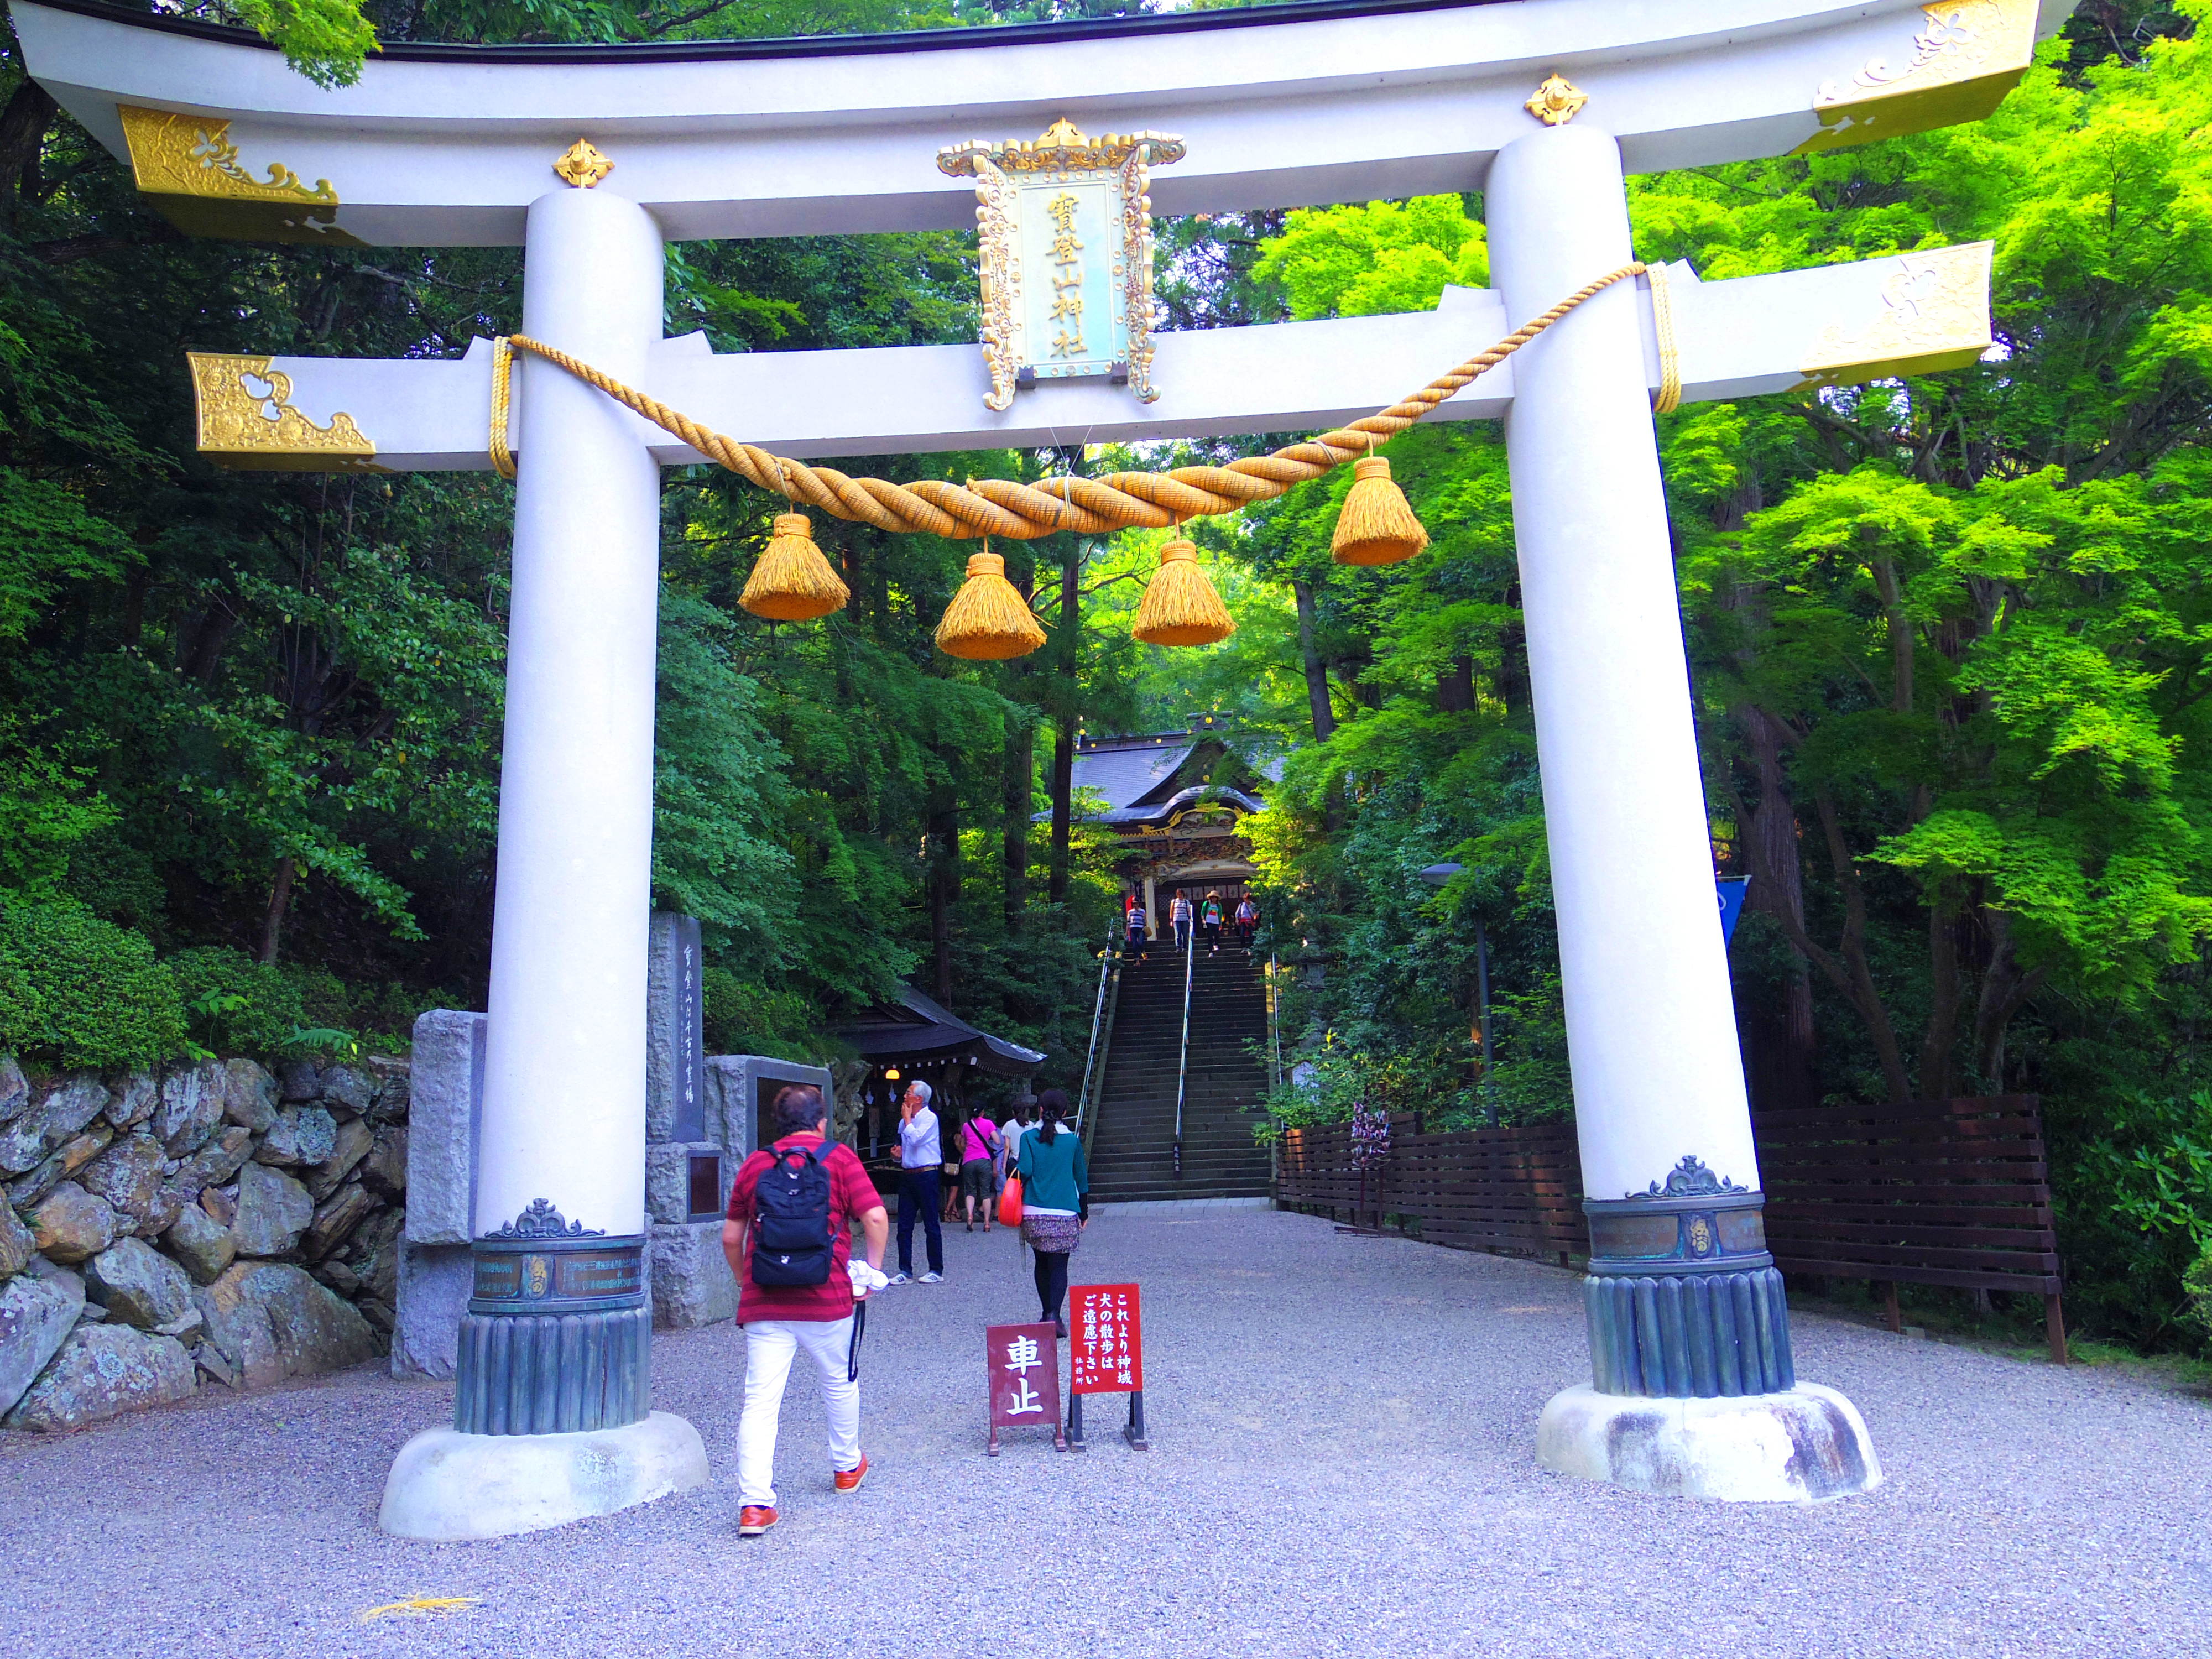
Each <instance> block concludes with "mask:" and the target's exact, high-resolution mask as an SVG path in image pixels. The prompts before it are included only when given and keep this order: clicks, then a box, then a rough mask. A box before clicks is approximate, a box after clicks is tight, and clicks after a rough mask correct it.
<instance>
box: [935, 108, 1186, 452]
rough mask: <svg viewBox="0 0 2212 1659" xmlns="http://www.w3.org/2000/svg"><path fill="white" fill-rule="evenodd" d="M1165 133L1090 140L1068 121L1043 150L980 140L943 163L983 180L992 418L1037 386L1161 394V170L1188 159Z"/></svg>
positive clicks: (979, 204) (1040, 143) (956, 149)
mask: <svg viewBox="0 0 2212 1659" xmlns="http://www.w3.org/2000/svg"><path fill="white" fill-rule="evenodd" d="M1182 155H1183V146H1182V139H1180V138H1171V137H1168V136H1167V135H1166V134H1165V133H1159V132H1136V133H1111V132H1109V133H1107V134H1105V135H1104V136H1103V137H1097V138H1091V137H1085V135H1084V134H1083V133H1081V132H1080V131H1077V129H1076V128H1075V126H1074V125H1073V123H1071V122H1069V121H1068V120H1067V119H1066V117H1062V118H1060V120H1057V121H1055V122H1054V123H1053V125H1051V127H1050V128H1049V129H1048V130H1047V131H1046V132H1045V134H1044V136H1043V137H1041V138H1039V139H1036V141H1035V142H1034V143H1031V142H1028V141H1015V142H1012V143H998V144H994V143H984V142H982V141H981V140H973V141H970V142H969V143H964V144H955V145H953V146H951V148H950V149H943V150H940V151H939V152H938V156H937V165H938V167H939V168H940V169H941V170H942V171H944V172H945V173H951V174H952V175H953V176H954V177H956V178H957V177H961V176H963V175H965V176H972V177H973V178H974V179H975V203H976V206H975V226H976V240H977V246H978V247H979V249H980V251H981V256H982V258H981V264H982V293H981V301H982V312H983V361H984V362H985V363H986V364H987V366H988V367H989V368H990V371H991V389H990V391H989V392H986V393H985V394H984V397H983V402H984V404H985V405H986V406H987V407H988V408H991V409H1005V408H1006V407H1008V406H1009V405H1011V404H1012V402H1013V400H1014V392H1015V391H1016V389H1017V388H1018V387H1020V386H1031V385H1034V384H1035V383H1036V381H1037V380H1041V379H1042V380H1052V379H1058V378H1061V377H1072V376H1077V375H1093V374H1098V375H1105V376H1108V377H1109V378H1110V379H1112V380H1116V381H1126V382H1127V384H1128V386H1129V388H1130V389H1131V390H1132V391H1133V392H1135V393H1136V394H1137V399H1138V401H1139V403H1147V404H1148V403H1151V402H1152V401H1153V399H1155V398H1158V396H1159V393H1158V392H1156V391H1154V390H1153V389H1152V197H1150V196H1149V195H1148V194H1146V191H1148V190H1149V189H1150V188H1151V177H1152V173H1151V170H1152V168H1153V167H1164V166H1165V165H1167V164H1168V163H1169V162H1170V161H1181V160H1182Z"/></svg>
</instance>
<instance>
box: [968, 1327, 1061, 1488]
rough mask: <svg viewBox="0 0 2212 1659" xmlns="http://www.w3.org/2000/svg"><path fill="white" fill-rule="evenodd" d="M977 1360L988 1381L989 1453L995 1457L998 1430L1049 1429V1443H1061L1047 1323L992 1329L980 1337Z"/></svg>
mask: <svg viewBox="0 0 2212 1659" xmlns="http://www.w3.org/2000/svg"><path fill="white" fill-rule="evenodd" d="M983 1359H984V1364H985V1365H986V1367H987V1369H988V1371H989V1375H990V1378H991V1437H990V1443H989V1445H988V1446H987V1450H988V1451H989V1452H990V1454H991V1455H992V1456H994V1457H996V1456H997V1455H999V1431H1000V1429H1050V1430H1051V1431H1053V1442H1054V1444H1055V1445H1058V1444H1063V1443H1065V1432H1066V1431H1065V1428H1064V1426H1063V1425H1062V1424H1061V1422H1060V1342H1059V1334H1058V1333H1057V1332H1056V1331H1054V1329H1053V1328H1052V1327H1051V1326H1050V1325H993V1326H991V1327H989V1328H987V1330H985V1332H984V1333H983Z"/></svg>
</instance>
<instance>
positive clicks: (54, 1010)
mask: <svg viewBox="0 0 2212 1659" xmlns="http://www.w3.org/2000/svg"><path fill="white" fill-rule="evenodd" d="M190 1046H191V1045H190V1042H189V1041H188V1038H187V1033H186V1029H185V1009H184V1002H183V1000H182V998H181V996H180V995H179V991H178V987H177V981H176V979H175V977H174V976H173V975H172V974H171V973H170V971H169V969H168V968H167V966H166V965H165V964H164V963H159V962H156V961H155V959H154V946H153V945H152V943H151V942H150V941H149V939H147V938H146V936H145V935H144V934H143V933H133V932H132V931H131V929H129V928H127V927H117V926H115V924H114V923H112V922H108V921H101V920H100V918H99V917H97V916H95V915H93V914H92V913H91V912H90V911H89V910H87V909H85V908H83V907H82V905H79V904H76V903H75V902H72V901H70V900H67V899H47V900H38V901H33V900H29V899H25V898H21V897H20V896H12V895H9V896H0V1049H13V1050H14V1051H15V1053H16V1054H19V1055H21V1057H22V1058H23V1059H25V1060H30V1061H32V1062H33V1063H34V1064H38V1065H46V1066H56V1067H59V1068H61V1069H63V1070H71V1071H74V1070H106V1069H108V1068H112V1067H118V1066H155V1065H158V1064H160V1063H161V1061H162V1060H169V1059H172V1058H173V1057H175V1056H177V1055H179V1054H184V1053H185V1052H186V1051H187V1049H188V1048H190Z"/></svg>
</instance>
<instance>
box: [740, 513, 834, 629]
mask: <svg viewBox="0 0 2212 1659" xmlns="http://www.w3.org/2000/svg"><path fill="white" fill-rule="evenodd" d="M852 597H853V591H852V589H850V588H848V587H847V586H845V584H844V582H843V580H842V579H840V577H839V576H838V574H837V573H836V571H834V570H832V569H831V568H829V560H827V559H825V558H823V556H822V550H821V549H820V548H818V547H817V546H815V544H814V526H812V525H811V524H810V523H809V522H808V521H807V517H806V515H805V513H778V514H776V519H775V533H774V534H773V535H771V536H770V537H769V538H768V547H767V549H766V550H764V551H763V553H762V554H761V556H760V559H759V561H758V562H757V563H756V564H755V565H754V566H753V574H751V575H750V577H748V578H747V579H746V581H745V591H744V592H743V593H742V594H740V595H738V604H739V605H743V606H744V608H745V609H746V610H748V611H751V612H752V613H753V615H755V616H756V617H770V618H772V619H773V620H775V621H776V622H811V621H813V620H814V618H815V617H826V616H828V615H829V613H830V612H831V611H842V610H843V609H844V608H845V601H846V600H848V599H851V598H852Z"/></svg>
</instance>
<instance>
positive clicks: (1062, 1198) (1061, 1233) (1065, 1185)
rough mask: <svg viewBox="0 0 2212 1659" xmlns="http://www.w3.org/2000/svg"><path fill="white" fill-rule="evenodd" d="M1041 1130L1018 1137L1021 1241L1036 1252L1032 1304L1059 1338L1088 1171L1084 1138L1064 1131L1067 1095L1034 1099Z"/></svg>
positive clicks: (1084, 1219) (1051, 1092)
mask: <svg viewBox="0 0 2212 1659" xmlns="http://www.w3.org/2000/svg"><path fill="white" fill-rule="evenodd" d="M1037 1109H1038V1110H1039V1111H1040V1112H1041V1113H1042V1115H1043V1117H1044V1122H1043V1124H1042V1127H1038V1128H1035V1129H1032V1130H1030V1132H1029V1133H1027V1134H1025V1135H1024V1136H1023V1137H1022V1155H1021V1159H1020V1164H1019V1168H1020V1171H1021V1177H1022V1238H1023V1240H1024V1242H1025V1243H1027V1244H1028V1245H1029V1246H1030V1249H1033V1250H1035V1251H1036V1292H1037V1305H1038V1306H1039V1307H1040V1308H1042V1310H1043V1312H1042V1314H1041V1315H1040V1316H1039V1317H1040V1318H1043V1319H1049V1320H1050V1321H1052V1322H1053V1326H1054V1329H1056V1330H1058V1331H1059V1333H1060V1334H1061V1335H1062V1336H1066V1334H1067V1321H1066V1319H1064V1318H1062V1317H1061V1316H1060V1304H1061V1302H1062V1301H1064V1300H1065V1299H1066V1296H1067V1255H1068V1252H1069V1251H1071V1250H1073V1249H1074V1248H1075V1246H1076V1243H1077V1241H1078V1240H1079V1238H1081V1237H1082V1236H1083V1229H1084V1227H1085V1225H1087V1224H1088V1223H1089V1221H1090V1219H1091V1166H1090V1165H1089V1164H1087V1163H1085V1161H1084V1157H1083V1137H1082V1136H1081V1135H1079V1134H1078V1133H1075V1131H1074V1130H1073V1129H1070V1128H1068V1127H1066V1126H1065V1125H1064V1124H1063V1123H1062V1122H1061V1120H1062V1119H1063V1118H1065V1117H1066V1115H1067V1091H1066V1090H1065V1089H1048V1090H1046V1091H1044V1092H1043V1093H1042V1094H1041V1095H1039V1096H1038V1097H1037Z"/></svg>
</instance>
